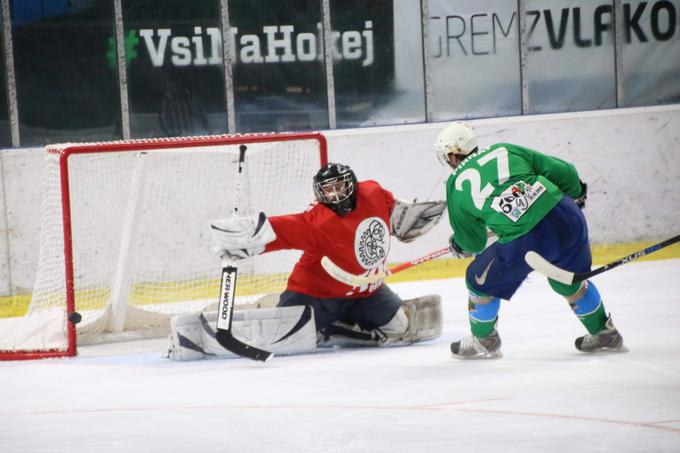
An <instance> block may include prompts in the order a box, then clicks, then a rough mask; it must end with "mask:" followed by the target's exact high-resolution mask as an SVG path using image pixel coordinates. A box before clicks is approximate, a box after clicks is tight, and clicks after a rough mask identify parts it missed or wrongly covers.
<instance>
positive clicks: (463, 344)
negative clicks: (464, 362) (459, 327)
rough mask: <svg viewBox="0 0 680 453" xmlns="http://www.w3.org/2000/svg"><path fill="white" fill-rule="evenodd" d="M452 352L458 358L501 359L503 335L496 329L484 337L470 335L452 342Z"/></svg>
mask: <svg viewBox="0 0 680 453" xmlns="http://www.w3.org/2000/svg"><path fill="white" fill-rule="evenodd" d="M451 354H452V355H453V357H456V358H458V359H499V358H501V357H503V354H502V353H501V337H500V336H499V335H498V332H497V331H496V330H494V331H493V332H492V333H491V335H489V336H488V337H484V338H477V337H475V336H474V335H470V336H469V337H466V338H463V339H462V340H460V341H454V342H453V343H451Z"/></svg>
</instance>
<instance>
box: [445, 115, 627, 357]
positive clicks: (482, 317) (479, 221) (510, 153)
mask: <svg viewBox="0 0 680 453" xmlns="http://www.w3.org/2000/svg"><path fill="white" fill-rule="evenodd" d="M435 150H436V152H437V157H438V159H439V160H440V162H441V163H442V164H443V165H445V166H447V167H449V168H450V169H451V170H452V172H453V174H452V175H451V176H450V177H449V179H448V181H447V183H446V200H447V206H448V213H449V221H450V223H451V227H452V228H453V235H452V236H451V244H450V246H451V250H452V252H453V253H454V255H456V256H458V257H469V256H473V255H475V258H474V260H473V261H472V262H471V263H470V265H469V266H468V268H467V271H466V278H465V281H466V284H467V287H468V290H469V294H470V296H469V303H468V315H469V320H470V326H471V329H472V335H471V336H470V337H467V338H464V339H462V340H461V341H456V342H454V343H452V344H451V352H452V354H453V355H454V357H458V358H497V357H501V355H502V354H501V339H500V336H499V334H498V331H497V330H496V324H497V322H498V312H499V309H500V301H501V299H504V300H510V298H511V297H512V296H513V294H514V293H515V291H516V290H517V288H519V286H520V285H521V284H522V282H523V281H524V279H525V278H526V277H527V275H528V274H529V273H530V272H531V271H532V269H531V268H530V267H529V265H528V264H527V263H526V262H525V260H524V256H525V254H526V252H528V251H530V250H533V251H536V252H538V253H539V254H540V255H542V256H543V257H544V258H546V259H547V260H548V261H550V262H551V263H553V264H555V265H557V266H559V267H561V268H564V269H566V270H569V271H572V272H587V271H589V270H590V267H591V264H592V258H591V254H590V246H589V244H588V228H587V225H586V220H585V217H584V216H583V213H582V212H581V209H580V208H583V206H584V205H585V201H586V194H587V186H586V184H584V183H583V182H581V180H580V178H579V175H578V173H577V172H576V169H575V168H574V166H573V165H572V164H570V163H568V162H565V161H563V160H561V159H558V158H556V157H551V156H548V155H545V154H542V153H539V152H537V151H533V150H531V149H528V148H524V147H522V146H517V145H512V144H509V143H497V144H494V145H492V146H490V147H489V148H488V149H479V148H478V146H477V137H476V135H475V132H474V130H473V129H472V127H471V126H470V125H468V124H466V123H462V122H455V123H452V124H450V125H449V126H447V127H446V128H445V129H443V130H442V131H441V132H440V134H439V136H438V138H437V142H436V143H435ZM489 233H492V234H491V236H495V238H496V239H497V240H496V241H495V242H494V243H493V244H492V245H490V246H488V247H487V237H488V236H487V235H488V234H489ZM549 283H550V286H551V287H552V288H553V290H555V291H556V292H557V293H559V294H561V295H562V296H564V297H565V298H566V299H567V301H568V303H569V305H570V307H571V309H572V310H573V312H574V314H575V315H576V316H577V317H578V319H579V320H580V321H581V323H582V324H583V325H584V326H585V328H586V330H587V332H588V333H587V334H586V335H584V336H582V337H578V338H577V339H576V342H575V344H576V349H578V350H579V351H583V352H599V351H613V350H618V351H621V350H625V349H624V348H623V339H622V337H621V335H620V334H619V332H618V330H617V329H616V327H615V326H614V324H613V322H612V320H611V317H610V316H608V315H607V313H606V311H605V308H604V305H603V304H602V299H601V298H600V294H599V292H598V290H597V288H596V286H595V285H594V284H593V283H592V282H591V281H585V282H579V283H575V284H573V285H565V284H562V283H559V282H556V281H554V280H550V279H549Z"/></svg>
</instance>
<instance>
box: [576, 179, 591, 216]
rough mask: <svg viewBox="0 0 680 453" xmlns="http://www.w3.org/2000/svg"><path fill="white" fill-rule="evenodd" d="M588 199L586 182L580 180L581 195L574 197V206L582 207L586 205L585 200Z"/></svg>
mask: <svg viewBox="0 0 680 453" xmlns="http://www.w3.org/2000/svg"><path fill="white" fill-rule="evenodd" d="M587 199H588V184H586V183H584V182H583V181H581V195H580V196H578V197H577V198H574V203H576V206H578V207H579V208H581V209H583V208H585V207H586V200H587Z"/></svg>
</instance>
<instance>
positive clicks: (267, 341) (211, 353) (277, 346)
mask: <svg viewBox="0 0 680 453" xmlns="http://www.w3.org/2000/svg"><path fill="white" fill-rule="evenodd" d="M189 316H193V318H189ZM186 317H187V319H186V320H182V319H180V320H178V321H177V322H173V323H172V324H171V325H173V332H172V334H171V335H170V338H171V347H170V350H171V351H172V352H171V353H169V354H168V358H170V359H172V360H195V359H197V358H235V357H238V356H237V355H235V354H234V353H232V352H230V351H228V350H226V349H224V348H223V347H222V346H221V345H220V344H219V343H218V342H217V340H216V339H215V325H216V323H217V312H204V313H200V314H198V315H186ZM177 318H183V317H177ZM174 325H179V326H180V328H179V329H175V327H174ZM196 331H198V338H197V336H196ZM188 332H189V333H190V334H191V337H188V334H187V333H188ZM231 332H232V334H233V335H234V337H236V338H237V339H239V340H241V341H243V342H244V343H246V344H249V345H251V346H255V347H257V348H260V349H264V350H266V351H270V352H273V353H274V354H275V355H290V354H304V353H309V352H314V351H315V350H316V326H315V325H314V312H313V311H312V310H311V308H308V307H303V306H298V307H280V308H261V309H254V310H234V314H233V318H232V324H231ZM183 337H184V338H187V339H188V340H191V342H188V341H186V340H182V338H183ZM192 344H193V345H197V346H198V347H199V348H200V357H199V356H198V355H199V351H197V350H196V348H195V347H194V346H193V345H192Z"/></svg>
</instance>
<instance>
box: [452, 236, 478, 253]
mask: <svg viewBox="0 0 680 453" xmlns="http://www.w3.org/2000/svg"><path fill="white" fill-rule="evenodd" d="M449 251H450V252H451V254H452V255H453V257H454V258H470V257H471V256H472V255H473V254H472V253H468V252H466V251H464V250H463V249H461V248H460V247H458V244H456V241H454V240H453V235H451V237H450V238H449Z"/></svg>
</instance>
